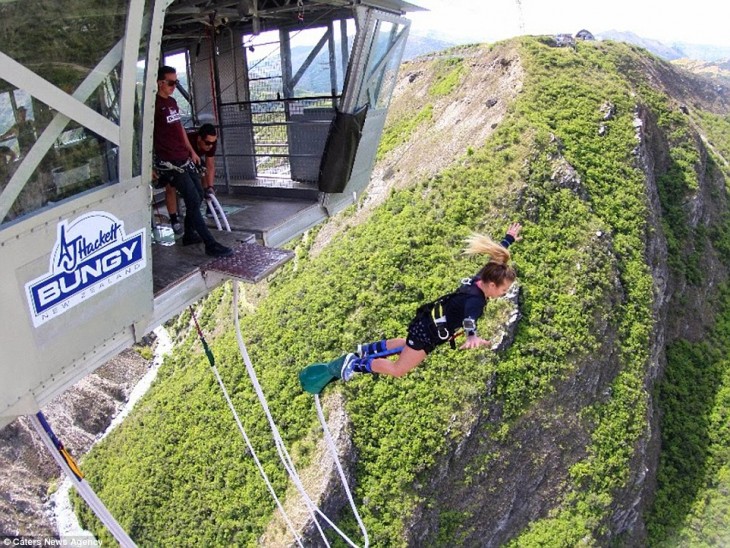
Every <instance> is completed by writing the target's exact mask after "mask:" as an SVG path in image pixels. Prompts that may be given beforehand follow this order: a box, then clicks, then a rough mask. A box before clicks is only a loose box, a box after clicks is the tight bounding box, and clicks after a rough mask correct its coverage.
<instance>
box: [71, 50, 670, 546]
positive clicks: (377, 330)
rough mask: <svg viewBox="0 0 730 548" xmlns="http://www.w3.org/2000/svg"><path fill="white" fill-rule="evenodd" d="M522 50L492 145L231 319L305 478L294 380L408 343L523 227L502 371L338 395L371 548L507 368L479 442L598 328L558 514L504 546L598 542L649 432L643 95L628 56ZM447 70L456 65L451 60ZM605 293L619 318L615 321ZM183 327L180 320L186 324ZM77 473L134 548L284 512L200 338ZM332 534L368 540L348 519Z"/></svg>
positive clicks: (236, 369) (451, 516)
mask: <svg viewBox="0 0 730 548" xmlns="http://www.w3.org/2000/svg"><path fill="white" fill-rule="evenodd" d="M497 47H499V46H497ZM521 55H522V57H523V62H524V64H525V67H526V71H527V75H528V77H527V80H526V82H525V87H524V92H523V93H522V94H521V95H520V97H519V99H518V100H517V101H516V102H515V103H514V104H513V105H512V110H511V113H510V115H509V116H508V118H507V119H506V120H505V122H504V123H503V124H502V125H501V126H500V128H498V130H497V131H496V132H495V134H494V135H493V136H492V137H491V138H490V140H489V141H488V142H487V144H486V145H485V146H484V147H483V148H482V149H480V150H475V151H470V154H468V155H467V157H465V158H463V159H462V160H461V161H459V162H458V163H456V164H455V165H454V167H452V168H450V169H448V170H446V171H444V172H443V173H441V174H440V175H439V176H437V177H434V178H433V179H430V180H427V181H416V182H414V184H413V186H412V187H411V188H410V189H407V190H404V191H399V192H398V193H394V194H393V195H392V196H390V198H389V199H388V200H387V201H386V202H385V203H384V204H383V205H382V206H381V207H379V208H378V209H377V210H376V211H375V212H374V213H373V215H372V217H371V218H370V219H369V221H368V222H367V223H365V224H362V225H360V226H357V227H354V228H350V229H347V231H346V232H345V233H344V234H343V235H342V237H340V238H339V239H337V241H335V242H334V243H332V244H330V245H329V246H328V248H327V250H326V252H325V253H321V254H318V255H317V256H316V257H315V258H310V257H309V256H308V254H307V241H304V240H303V241H302V242H300V244H299V246H298V247H297V260H296V261H295V263H294V264H292V265H289V266H287V267H286V268H284V269H283V271H282V272H281V273H280V274H279V275H278V276H277V277H276V278H275V280H274V281H273V282H272V284H271V287H270V291H269V295H268V296H267V297H265V298H264V300H263V301H262V302H261V303H260V306H259V307H258V309H257V310H256V312H255V314H252V315H250V316H248V317H246V318H245V319H244V322H243V323H244V336H245V338H246V341H247V343H248V344H249V352H250V354H251V358H252V360H253V363H254V364H255V366H256V368H257V370H258V372H259V377H260V380H261V382H262V385H263V387H264V390H265V392H266V394H267V395H268V397H269V404H270V406H271V409H272V413H273V415H274V416H275V417H276V419H277V421H278V423H279V426H280V429H281V431H282V433H283V434H284V436H285V438H286V442H287V443H288V444H289V445H290V447H291V448H292V449H291V450H292V453H293V454H294V455H295V458H296V459H297V460H298V462H299V463H301V464H302V465H306V464H307V463H308V462H309V460H310V459H311V455H312V451H313V447H314V442H313V441H312V439H313V436H316V435H317V434H316V429H315V428H314V426H313V424H314V422H313V421H314V419H315V416H314V411H313V407H312V401H311V398H310V397H309V396H308V395H306V394H302V393H301V390H300V389H299V386H298V383H297V377H296V374H297V372H298V371H299V369H300V368H301V367H303V366H304V365H306V364H308V363H312V362H316V361H322V360H328V359H332V358H334V357H335V356H337V355H339V354H341V353H342V352H343V351H346V350H348V349H351V348H353V346H354V344H356V343H357V342H360V341H364V340H374V339H377V338H379V337H382V336H394V335H400V334H403V332H404V329H405V326H406V325H407V323H408V321H409V320H410V318H411V316H412V314H413V312H414V310H415V308H416V307H417V306H418V305H419V304H420V303H422V302H424V301H425V300H430V299H432V298H434V297H436V296H438V295H440V294H442V293H444V292H446V291H450V290H452V289H453V288H454V287H455V286H456V284H458V280H459V279H460V278H461V277H463V276H467V275H470V274H472V273H473V272H475V271H476V269H477V268H478V267H479V266H480V263H479V261H476V260H471V259H466V258H464V257H463V256H462V255H461V254H460V250H461V247H462V240H463V238H464V237H465V236H467V235H468V234H469V233H470V232H471V231H473V230H478V231H483V232H487V233H491V234H493V235H494V236H496V237H498V236H500V235H501V232H502V231H503V230H504V229H505V228H506V226H507V224H508V222H509V221H510V220H513V219H520V220H523V222H524V224H525V230H524V235H525V240H524V241H523V242H521V243H520V244H518V245H516V246H515V247H514V256H515V260H516V264H517V265H518V268H519V276H520V282H521V284H522V291H523V296H522V301H523V305H522V312H523V314H524V317H523V319H522V322H521V324H520V329H519V333H518V336H517V339H516V341H515V343H514V345H513V347H512V348H511V349H510V350H509V351H508V352H507V353H506V355H504V356H494V355H492V354H490V353H489V352H487V351H474V352H451V351H449V350H442V351H438V352H436V353H434V354H433V355H432V356H431V357H430V358H429V360H428V362H427V363H426V364H424V365H423V366H421V367H419V368H418V369H417V370H415V371H414V372H413V373H412V374H409V375H408V376H407V377H405V378H403V379H399V380H398V379H389V378H382V377H379V378H374V377H365V378H360V379H358V380H357V381H355V382H353V383H349V384H347V385H344V386H342V387H341V388H329V389H338V390H344V392H345V394H346V397H347V402H348V403H347V408H348V412H349V413H350V416H351V419H352V421H353V439H354V443H355V447H356V450H357V455H358V462H357V484H356V489H355V494H356V497H357V500H358V502H359V505H360V508H361V511H362V514H363V517H364V520H365V523H366V525H367V527H368V529H369V531H370V535H371V541H372V542H373V543H374V544H375V545H379V546H404V545H406V544H407V542H408V541H407V532H406V529H407V527H408V523H409V520H410V517H411V516H412V514H413V511H414V509H415V508H416V507H417V506H418V505H421V504H428V503H429V501H428V500H426V495H425V494H424V491H423V489H422V488H421V480H423V479H424V478H427V477H428V475H429V473H430V472H431V471H432V470H433V469H434V466H435V465H436V464H437V463H438V461H439V459H440V458H442V457H443V456H445V455H446V454H447V453H448V451H450V450H451V449H452V448H453V446H454V444H456V443H458V441H459V440H460V439H461V438H462V437H463V436H464V433H465V432H466V430H467V429H468V428H469V427H470V425H472V423H473V415H474V413H475V411H477V410H478V408H479V406H480V405H481V404H482V403H481V402H482V398H483V396H484V393H485V392H486V386H487V383H488V381H489V379H490V378H491V376H492V374H493V373H494V372H495V371H496V372H498V373H499V376H498V378H499V384H498V397H499V398H500V399H501V400H502V402H503V404H504V409H505V415H504V423H503V425H502V427H501V428H500V429H499V431H497V432H488V433H487V434H488V435H489V436H493V437H495V438H496V437H499V438H500V439H502V440H509V435H510V424H511V423H512V421H515V420H518V419H519V418H520V417H521V416H523V415H524V414H525V413H526V412H527V411H528V410H531V409H534V407H535V406H537V405H539V403H540V401H541V398H543V397H544V396H545V395H546V394H548V393H550V392H551V391H552V390H553V387H554V386H555V385H556V383H559V382H560V381H561V379H563V378H565V376H566V375H568V374H570V372H572V371H573V370H574V369H575V367H577V365H578V364H580V363H583V362H585V360H586V359H588V358H589V357H590V355H591V353H592V352H595V351H596V350H597V349H599V348H600V346H601V341H599V340H597V336H596V333H595V324H596V322H597V321H601V322H606V323H608V324H609V325H611V326H613V327H614V328H615V329H616V331H617V333H618V337H619V347H620V349H621V352H620V367H619V372H618V374H617V376H616V377H615V379H614V381H613V386H612V390H611V395H610V397H609V398H607V399H606V400H605V401H603V402H602V403H598V404H595V405H592V406H590V407H589V408H586V409H585V410H584V412H583V414H582V417H581V420H583V421H584V422H585V424H587V425H589V426H590V431H591V432H592V441H591V443H590V445H589V447H587V449H586V453H585V457H584V458H582V459H580V460H579V461H577V462H576V463H575V465H574V466H573V468H572V470H571V475H570V480H569V485H566V486H565V488H564V489H563V493H564V496H563V497H562V498H561V499H560V500H557V501H555V502H554V510H553V512H552V513H551V515H550V516H549V517H547V518H545V519H543V520H540V521H537V522H535V523H533V524H532V525H531V526H530V527H529V528H528V529H526V530H525V531H524V532H523V534H522V535H521V536H520V537H519V538H518V539H516V541H515V542H516V544H519V545H522V546H525V545H537V544H544V543H546V542H549V543H551V544H552V545H558V544H559V545H575V544H578V543H580V542H586V541H587V542H589V543H591V542H592V541H591V539H593V541H595V540H596V539H600V538H602V536H603V535H604V534H605V533H606V528H607V519H608V516H609V515H610V510H611V504H612V502H613V496H614V494H615V493H616V492H617V490H619V489H620V488H622V487H623V486H624V485H625V483H626V482H627V479H628V477H629V473H630V469H629V464H630V461H631V458H632V457H633V455H634V447H635V444H636V442H637V440H638V438H639V436H640V435H641V433H642V432H643V429H644V421H645V417H646V405H647V401H648V395H647V394H646V393H645V391H644V390H643V386H644V375H645V367H646V365H647V360H648V346H649V338H650V334H651V331H652V329H653V325H652V312H651V306H652V279H651V275H650V272H649V269H648V267H647V265H646V262H645V258H644V253H645V250H644V243H645V241H644V238H645V234H646V231H647V229H648V228H649V227H647V226H646V218H647V209H646V208H647V206H646V196H645V188H644V179H643V174H642V173H641V172H640V171H639V170H638V169H636V168H635V167H632V166H633V165H634V161H633V160H634V159H633V155H632V152H633V149H634V147H635V145H636V141H635V130H634V127H633V119H634V109H635V107H636V103H637V102H641V101H643V100H644V99H643V96H642V95H641V93H642V87H641V86H640V85H639V84H641V83H642V82H637V81H631V80H627V79H626V78H625V77H624V76H622V75H621V74H619V73H618V72H617V67H618V66H624V65H631V64H632V63H635V64H636V65H637V66H638V64H639V56H638V54H637V53H636V52H635V51H634V50H633V49H631V48H629V47H627V46H623V45H618V44H617V45H601V44H579V45H578V49H577V51H574V50H571V49H554V48H549V47H547V46H546V45H544V44H542V43H540V42H539V41H537V40H534V39H525V40H524V41H523V43H522V45H521ZM458 70H459V71H462V70H468V67H467V66H466V64H459V65H458ZM449 74H451V76H449V77H448V78H447V79H446V83H448V85H445V87H444V93H447V92H448V91H449V90H450V89H453V87H454V86H458V78H457V77H456V76H455V75H458V74H461V73H460V72H459V73H456V72H453V73H449ZM607 101H610V102H611V103H612V104H613V105H615V112H616V114H615V116H614V118H613V119H612V120H609V121H605V122H604V121H603V120H602V118H603V114H602V111H601V107H602V106H603V105H604V104H605V103H606V102H607ZM647 103H648V101H647ZM653 108H656V109H662V108H664V109H669V108H670V107H669V106H668V105H667V104H664V106H662V105H661V104H658V103H657V105H655V106H654V107H653ZM424 112H425V111H424ZM432 116H434V117H435V116H438V113H437V112H431V111H430V110H429V111H428V116H424V117H423V121H424V122H427V121H428V119H430V118H431V117H432ZM601 123H605V124H606V125H607V127H608V132H607V133H606V135H605V136H603V137H601V136H599V135H598V131H597V129H598V127H599V125H600V124H601ZM677 123H679V122H677ZM410 131H412V128H410V127H409V128H406V130H405V134H407V133H409V132H410ZM397 133H398V134H400V135H403V132H401V131H399V132H397ZM556 137H557V139H556ZM392 145H394V146H396V147H397V143H393V144H392ZM389 146H391V145H389ZM560 153H562V155H564V157H565V158H566V159H567V160H568V161H569V162H570V163H571V164H572V165H573V166H574V167H575V168H576V170H577V172H578V174H579V176H580V179H581V189H582V191H581V192H576V191H574V190H571V189H570V188H566V187H562V186H560V185H558V184H556V183H555V182H554V181H552V180H551V175H552V170H553V167H554V162H555V160H556V158H558V157H559V155H560ZM350 212H351V210H350ZM348 214H349V213H348V212H345V213H344V215H348ZM599 232H600V234H601V235H600V236H598V235H597V234H598V233H599ZM617 286H618V287H619V288H620V291H621V297H622V300H621V303H620V304H619V305H618V306H617V307H615V308H607V306H606V303H607V296H608V295H609V294H610V293H611V292H614V291H616V287H617ZM202 309H203V312H202V323H203V329H204V330H205V331H206V332H210V331H213V330H214V329H216V327H218V326H220V325H226V321H227V320H225V319H224V318H225V315H226V311H230V288H224V289H221V290H218V291H216V292H214V294H213V295H212V296H211V297H210V298H209V299H208V300H207V302H206V303H205V305H204V307H202ZM499 313H500V306H495V307H492V305H490V306H489V308H488V310H487V313H486V316H487V317H494V316H495V315H496V316H499ZM178 321H179V324H180V325H185V324H186V322H188V321H189V317H188V316H187V315H183V316H181V318H180V319H179V320H178ZM485 327H486V329H488V327H487V326H485ZM483 331H485V332H487V331H486V330H485V329H484V328H483ZM213 347H214V351H215V353H216V356H217V361H218V363H219V364H220V368H221V373H222V375H223V377H224V379H225V380H226V383H227V384H228V385H229V390H230V391H231V393H232V394H233V398H234V401H235V403H236V405H237V407H238V409H239V410H241V412H242V413H241V414H242V418H243V421H244V425H245V427H246V429H247V432H248V434H249V436H250V437H251V438H252V440H253V443H254V445H255V446H256V448H257V450H258V451H260V454H259V457H260V458H261V460H262V462H264V463H265V466H266V469H267V472H268V473H269V474H270V476H271V478H272V480H273V482H274V484H275V487H276V489H277V491H278V492H280V493H281V492H283V491H284V489H285V486H286V478H285V476H284V473H283V471H282V469H281V467H280V466H279V465H278V464H277V463H278V459H277V457H276V454H275V450H274V448H273V445H272V444H271V437H270V434H269V433H268V431H267V426H266V421H265V419H264V417H263V415H262V413H261V411H260V410H259V408H258V404H257V403H256V401H255V396H254V394H253V392H252V390H251V388H250V386H249V382H248V379H247V378H246V376H245V371H244V368H243V364H242V363H241V359H240V357H239V355H238V350H237V348H236V344H235V339H234V335H233V334H232V333H231V332H230V330H226V331H225V332H224V333H223V334H222V335H221V336H220V337H218V338H217V339H216V340H215V342H214V344H213ZM84 468H85V470H87V471H88V478H89V480H90V481H91V483H92V485H93V486H94V488H95V489H96V490H97V492H98V493H99V495H100V496H101V498H102V499H103V500H104V501H105V502H106V503H107V506H108V507H109V508H110V510H111V511H112V513H113V514H114V515H115V516H116V517H117V519H118V520H119V521H120V523H121V524H122V526H123V527H125V528H126V529H127V531H128V532H129V533H130V534H131V536H132V537H133V538H134V539H135V541H136V542H137V543H138V544H140V545H172V544H183V545H190V544H197V545H211V544H213V543H221V544H224V545H231V544H235V545H240V546H253V545H256V541H257V538H258V537H259V536H260V535H261V533H262V532H263V529H264V527H265V525H266V523H267V522H268V520H269V519H270V518H271V515H272V512H273V511H274V504H273V502H272V501H271V500H270V498H269V496H268V493H267V492H266V490H265V487H264V485H263V482H262V481H261V480H260V478H259V477H258V473H257V471H256V469H255V467H254V463H253V462H252V459H251V458H250V456H248V455H247V454H246V452H245V450H244V447H243V443H242V442H241V441H240V439H239V438H238V437H237V434H236V430H235V425H234V423H233V420H232V419H231V418H230V416H229V415H228V413H227V411H226V409H225V407H224V402H223V400H222V396H221V395H220V393H219V392H218V390H217V387H216V385H215V381H214V379H213V376H212V374H211V373H210V371H209V368H208V367H207V362H206V360H205V358H204V357H203V356H202V355H201V354H200V349H199V345H198V344H197V343H196V341H195V340H194V338H192V336H191V337H189V338H188V340H187V341H186V342H185V343H184V344H183V345H182V346H181V348H180V349H179V351H178V352H177V353H176V355H175V356H174V357H173V358H171V359H169V360H168V361H167V363H166V364H165V366H164V367H163V368H162V369H161V372H160V378H159V380H158V381H157V382H156V383H155V385H154V386H153V387H152V389H151V390H150V392H149V393H148V394H147V395H146V397H145V398H144V399H143V401H142V402H141V403H140V404H139V405H138V407H137V408H136V409H135V411H134V412H133V413H132V415H131V416H130V418H129V419H128V420H127V421H125V423H124V424H123V425H122V426H121V427H120V428H119V429H118V430H117V431H116V432H114V433H113V434H112V435H111V436H109V437H108V438H106V439H105V440H104V442H102V443H101V444H100V445H99V446H98V447H97V448H96V449H95V450H94V451H93V452H92V453H91V454H90V455H89V456H88V457H87V458H86V459H85V462H84ZM475 473H478V472H475ZM495 481H498V478H495ZM84 514H85V517H86V518H87V520H88V512H84ZM341 524H342V526H343V527H344V528H345V529H346V530H347V531H348V533H350V534H351V535H352V536H353V538H358V533H357V528H356V526H355V523H354V520H353V519H352V517H348V516H346V517H344V518H343V519H342V523H341ZM442 525H443V527H444V530H443V531H442V532H441V535H440V536H438V534H437V537H436V538H434V539H433V543H434V544H440V543H443V544H448V543H449V542H453V541H454V539H458V538H465V535H467V534H468V530H469V528H470V527H473V525H474V524H470V523H469V522H468V516H464V515H461V514H459V513H453V512H452V513H450V509H448V508H445V509H443V520H442ZM95 529H96V530H98V525H97V526H95ZM445 531H447V533H445Z"/></svg>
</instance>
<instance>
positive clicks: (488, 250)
mask: <svg viewBox="0 0 730 548" xmlns="http://www.w3.org/2000/svg"><path fill="white" fill-rule="evenodd" d="M464 253H466V254H467V255H480V254H483V255H489V260H490V262H495V263H497V264H502V265H506V264H507V263H509V261H510V259H511V258H512V256H511V255H510V252H509V250H508V249H507V248H505V247H502V246H501V245H500V244H498V243H497V242H495V241H494V240H492V239H491V238H490V237H489V236H485V235H484V234H476V233H474V234H472V235H471V236H469V237H468V238H467V239H466V249H464Z"/></svg>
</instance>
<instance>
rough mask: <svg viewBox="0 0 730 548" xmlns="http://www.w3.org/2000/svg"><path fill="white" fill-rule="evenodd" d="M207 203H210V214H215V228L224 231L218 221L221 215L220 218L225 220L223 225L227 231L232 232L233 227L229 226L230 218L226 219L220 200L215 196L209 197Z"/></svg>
mask: <svg viewBox="0 0 730 548" xmlns="http://www.w3.org/2000/svg"><path fill="white" fill-rule="evenodd" d="M205 201H206V202H208V207H209V208H210V212H211V213H212V214H213V220H215V226H216V227H217V228H218V230H222V229H221V222H220V220H218V214H219V213H220V217H221V218H222V219H223V224H224V225H225V226H226V230H227V231H228V232H230V231H231V225H230V224H228V217H226V212H225V211H223V206H221V203H220V202H219V201H218V198H216V197H215V194H211V195H210V196H208V197H207V198H206V199H205Z"/></svg>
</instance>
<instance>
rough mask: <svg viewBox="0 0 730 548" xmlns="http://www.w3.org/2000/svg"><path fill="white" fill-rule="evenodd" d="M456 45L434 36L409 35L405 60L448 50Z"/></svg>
mask: <svg viewBox="0 0 730 548" xmlns="http://www.w3.org/2000/svg"><path fill="white" fill-rule="evenodd" d="M454 45H456V44H455V43H454V42H447V41H445V40H442V39H440V38H434V37H433V36H423V35H417V34H409V35H408V41H407V42H406V49H405V51H404V52H403V60H404V61H408V60H409V59H413V58H414V57H419V56H420V55H426V54H427V53H433V52H434V51H441V50H444V49H448V48H450V47H452V46H454Z"/></svg>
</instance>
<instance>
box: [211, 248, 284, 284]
mask: <svg viewBox="0 0 730 548" xmlns="http://www.w3.org/2000/svg"><path fill="white" fill-rule="evenodd" d="M292 257H294V252H292V251H285V250H283V249H276V248H273V247H264V246H262V245H259V244H255V243H243V244H240V245H238V246H236V247H235V248H233V255H231V256H229V257H221V258H219V259H215V260H213V261H211V262H209V263H207V264H205V265H203V266H202V267H201V269H202V270H214V271H216V272H220V273H221V274H225V275H227V276H230V277H232V278H237V279H239V280H243V281H245V282H250V283H257V282H258V281H260V280H261V279H263V278H264V277H266V276H268V275H269V274H271V273H272V272H273V271H274V270H276V269H277V268H279V267H280V266H281V265H282V264H284V263H285V262H287V261H289V260H290V259H291V258H292Z"/></svg>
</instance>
